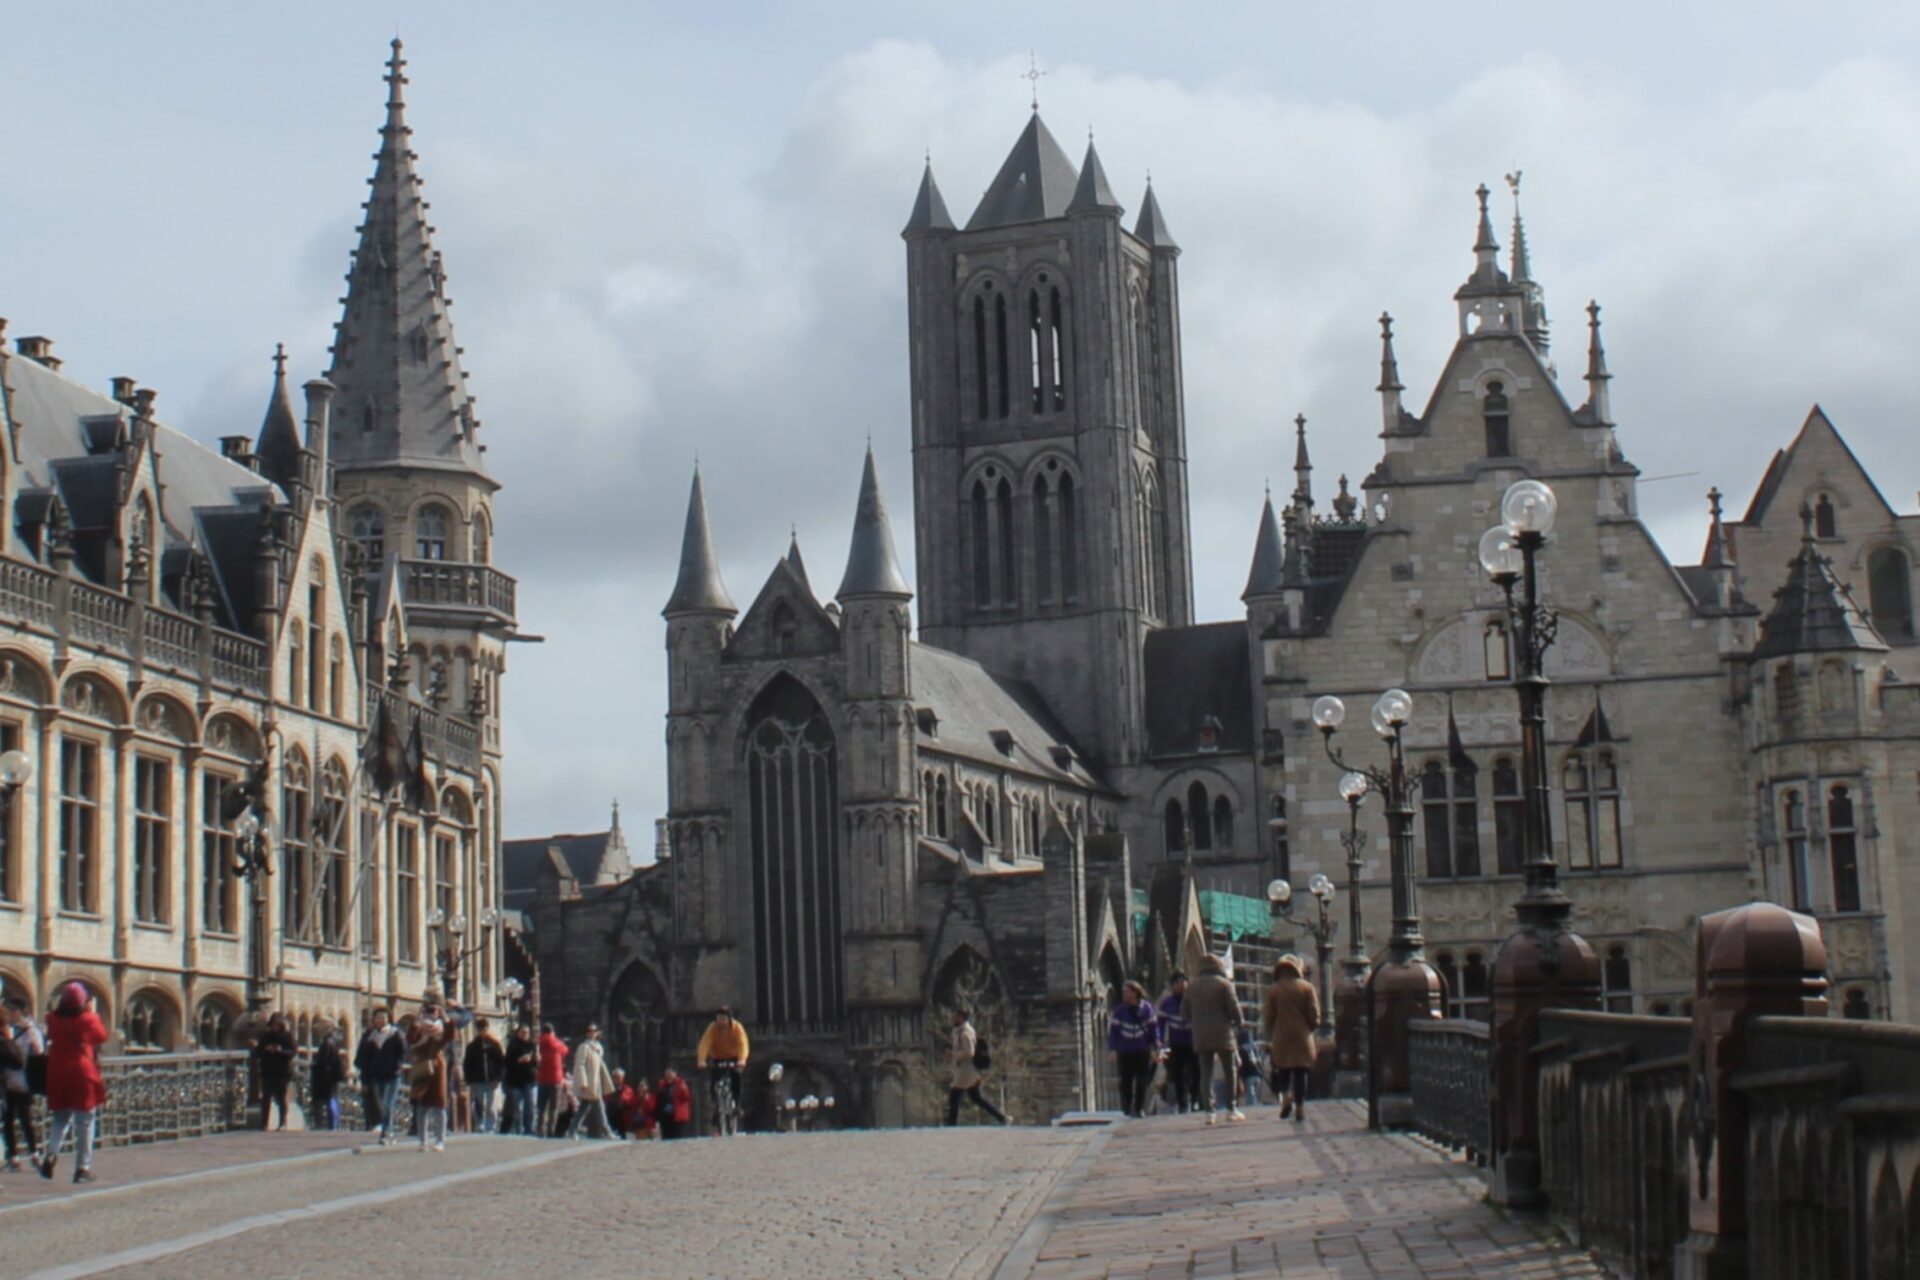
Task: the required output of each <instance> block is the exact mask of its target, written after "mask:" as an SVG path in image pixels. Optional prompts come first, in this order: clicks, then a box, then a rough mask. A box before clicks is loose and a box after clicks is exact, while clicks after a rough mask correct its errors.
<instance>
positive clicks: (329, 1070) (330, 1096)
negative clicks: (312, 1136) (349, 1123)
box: [309, 1024, 347, 1129]
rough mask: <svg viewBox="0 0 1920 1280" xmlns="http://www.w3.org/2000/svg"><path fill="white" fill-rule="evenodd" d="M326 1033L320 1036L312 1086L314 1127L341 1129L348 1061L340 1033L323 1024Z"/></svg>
mask: <svg viewBox="0 0 1920 1280" xmlns="http://www.w3.org/2000/svg"><path fill="white" fill-rule="evenodd" d="M322 1025H323V1026H324V1027H325V1030H324V1031H323V1032H322V1033H321V1036H320V1045H319V1047H318V1048H316V1049H315V1050H314V1051H313V1068H312V1071H311V1073H310V1074H311V1084H312V1089H313V1110H312V1111H311V1112H309V1114H310V1115H311V1116H312V1117H313V1121H314V1127H317V1128H321V1129H338V1128H339V1127H340V1082H341V1081H342V1080H343V1079H345V1078H346V1074H347V1059H346V1055H345V1054H343V1053H341V1052H340V1033H339V1031H337V1030H336V1029H335V1028H334V1027H333V1026H332V1025H330V1024H322Z"/></svg>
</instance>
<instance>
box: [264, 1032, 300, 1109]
mask: <svg viewBox="0 0 1920 1280" xmlns="http://www.w3.org/2000/svg"><path fill="white" fill-rule="evenodd" d="M299 1056H300V1046H299V1045H297V1044H295V1043H294V1042H293V1029H292V1027H291V1026H290V1025H289V1024H288V1022H287V1015H286V1014H284V1013H276V1014H274V1015H273V1016H272V1017H271V1018H268V1019H267V1029H266V1030H265V1031H262V1032H261V1033H260V1037H259V1038H258V1039H257V1040H255V1041H254V1042H253V1061H254V1067H255V1070H256V1071H257V1072H258V1074H259V1077H260V1127H261V1128H262V1129H265V1128H266V1127H267V1122H268V1118H269V1112H271V1111H278V1112H279V1113H280V1128H282V1129H285V1128H286V1127H287V1090H288V1089H289V1088H291V1087H292V1085H293V1064H294V1062H295V1060H296V1059H298V1058H299Z"/></svg>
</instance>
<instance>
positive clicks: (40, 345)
mask: <svg viewBox="0 0 1920 1280" xmlns="http://www.w3.org/2000/svg"><path fill="white" fill-rule="evenodd" d="M14 346H15V348H16V349H18V350H19V352H20V354H21V355H23V356H25V357H26V358H27V359H29V360H32V361H35V362H36V363H39V364H43V365H45V366H47V368H49V369H52V370H53V371H54V372H56V373H57V372H59V370H60V361H59V359H58V358H56V357H55V356H54V354H53V339H52V338H42V337H38V336H35V337H31V338H22V339H20V340H19V341H18V342H16V343H14Z"/></svg>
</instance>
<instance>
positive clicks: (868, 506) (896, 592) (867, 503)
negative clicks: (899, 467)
mask: <svg viewBox="0 0 1920 1280" xmlns="http://www.w3.org/2000/svg"><path fill="white" fill-rule="evenodd" d="M837 596H838V598H839V601H840V603H841V605H842V606H843V607H845V606H849V605H851V604H852V602H853V601H854V600H856V599H859V598H862V597H866V596H880V597H884V598H888V599H896V600H911V599H912V598H913V589H912V588H911V587H909V586H908V585H907V580H906V578H905V577H904V576H903V575H902V574H901V572H900V561H899V558H898V557H897V556H896V555H895V554H894V551H893V526H892V524H891V523H890V522H889V521H888V519H887V507H886V503H885V502H884V501H882V500H881V497H880V478H879V476H878V474H877V473H876V472H875V470H874V465H873V449H872V447H871V446H869V447H868V449H867V461H866V469H865V470H864V471H862V473H861V475H860V499H859V505H858V506H857V507H856V509H855V511H854V516H853V542H852V545H851V546H850V547H849V548H848V549H847V571H846V573H845V574H844V575H842V577H841V579H840V590H839V592H838V593H837Z"/></svg>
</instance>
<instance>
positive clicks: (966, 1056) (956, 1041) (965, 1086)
mask: <svg viewBox="0 0 1920 1280" xmlns="http://www.w3.org/2000/svg"><path fill="white" fill-rule="evenodd" d="M952 1021H953V1035H952V1037H951V1039H950V1040H949V1041H948V1045H947V1056H948V1057H949V1058H950V1059H952V1062H953V1078H952V1080H951V1082H950V1083H949V1085H948V1087H947V1123H948V1124H949V1125H956V1124H959V1123H960V1100H961V1099H962V1098H965V1099H967V1100H969V1101H970V1102H972V1103H973V1105H974V1106H976V1107H978V1108H980V1109H981V1110H982V1111H984V1112H986V1113H987V1114H988V1115H990V1116H992V1117H993V1118H994V1119H995V1120H996V1121H998V1122H999V1123H1001V1124H1006V1123H1008V1121H1007V1115H1006V1112H1004V1111H1002V1110H1000V1108H998V1107H996V1106H994V1105H993V1104H992V1103H991V1102H988V1101H987V1100H986V1098H985V1097H983V1096H982V1095H981V1093H980V1084H981V1082H982V1081H983V1080H984V1079H985V1078H986V1077H985V1075H984V1074H983V1073H984V1072H985V1071H986V1069H987V1068H988V1067H989V1066H990V1065H992V1061H993V1059H992V1056H991V1055H990V1054H989V1053H988V1048H989V1046H988V1045H986V1044H985V1043H983V1042H982V1041H981V1039H980V1033H979V1032H977V1031H975V1030H974V1029H973V1023H972V1021H971V1020H970V1015H969V1013H968V1010H967V1008H966V1006H965V1005H962V1006H960V1007H959V1008H957V1009H955V1010H954V1011H953V1019H952Z"/></svg>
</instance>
